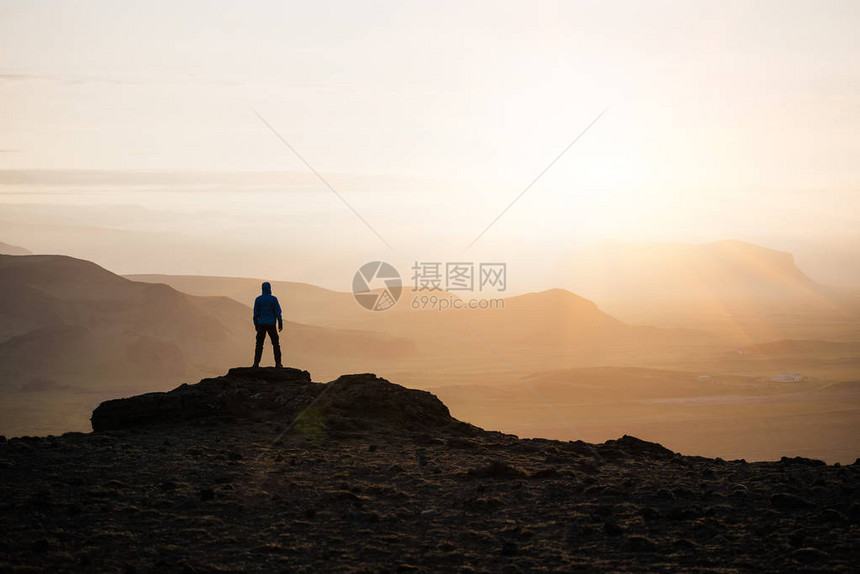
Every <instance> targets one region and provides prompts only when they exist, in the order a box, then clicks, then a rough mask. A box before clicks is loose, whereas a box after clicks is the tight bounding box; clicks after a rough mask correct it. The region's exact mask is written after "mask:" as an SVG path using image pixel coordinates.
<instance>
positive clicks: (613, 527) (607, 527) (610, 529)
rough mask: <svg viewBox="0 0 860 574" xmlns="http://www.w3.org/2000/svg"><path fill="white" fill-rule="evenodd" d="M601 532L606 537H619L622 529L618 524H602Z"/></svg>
mask: <svg viewBox="0 0 860 574" xmlns="http://www.w3.org/2000/svg"><path fill="white" fill-rule="evenodd" d="M603 532H604V533H605V534H606V535H607V536H621V535H622V534H624V529H623V528H621V527H620V526H618V524H617V523H615V522H604V523H603Z"/></svg>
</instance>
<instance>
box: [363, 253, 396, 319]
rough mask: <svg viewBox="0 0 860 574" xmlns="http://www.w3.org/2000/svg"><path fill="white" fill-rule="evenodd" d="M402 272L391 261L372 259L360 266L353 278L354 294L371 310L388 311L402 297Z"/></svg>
mask: <svg viewBox="0 0 860 574" xmlns="http://www.w3.org/2000/svg"><path fill="white" fill-rule="evenodd" d="M401 291H403V284H402V283H401V281H400V273H398V272H397V269H395V268H394V267H393V266H392V265H391V264H390V263H386V262H385V261H371V262H369V263H365V264H364V265H362V266H361V267H359V268H358V271H356V272H355V276H354V277H353V278H352V294H353V295H354V296H355V300H356V301H358V304H359V305H361V306H362V307H364V308H365V309H368V310H370V311H386V310H388V309H391V308H392V307H394V304H395V303H397V300H398V299H400V293H401Z"/></svg>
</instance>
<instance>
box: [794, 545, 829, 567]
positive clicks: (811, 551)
mask: <svg viewBox="0 0 860 574" xmlns="http://www.w3.org/2000/svg"><path fill="white" fill-rule="evenodd" d="M791 557H792V558H794V559H795V560H797V561H798V562H804V563H806V564H810V563H813V562H822V561H824V560H827V559H828V558H830V554H828V553H827V552H823V551H821V550H819V549H817V548H798V549H797V550H795V551H794V552H792V553H791Z"/></svg>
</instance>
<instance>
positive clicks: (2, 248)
mask: <svg viewBox="0 0 860 574" xmlns="http://www.w3.org/2000/svg"><path fill="white" fill-rule="evenodd" d="M0 255H32V253H30V252H29V251H28V250H26V249H24V248H23V247H18V246H17V245H9V244H8V243H3V242H2V241H0Z"/></svg>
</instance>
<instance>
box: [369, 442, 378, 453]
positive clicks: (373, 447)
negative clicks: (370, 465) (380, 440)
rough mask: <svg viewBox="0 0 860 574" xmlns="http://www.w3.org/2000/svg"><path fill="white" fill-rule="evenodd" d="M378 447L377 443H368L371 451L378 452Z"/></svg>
mask: <svg viewBox="0 0 860 574" xmlns="http://www.w3.org/2000/svg"><path fill="white" fill-rule="evenodd" d="M376 448H377V447H376V445H375V444H369V445H367V450H368V451H369V452H376Z"/></svg>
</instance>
